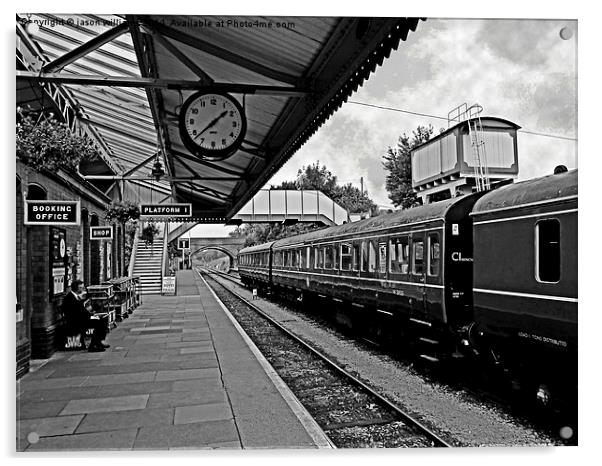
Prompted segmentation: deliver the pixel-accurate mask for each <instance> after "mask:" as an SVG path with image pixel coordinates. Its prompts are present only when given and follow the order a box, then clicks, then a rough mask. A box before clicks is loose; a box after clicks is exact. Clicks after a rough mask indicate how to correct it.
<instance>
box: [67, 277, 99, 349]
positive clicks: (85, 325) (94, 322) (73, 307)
mask: <svg viewBox="0 0 602 466" xmlns="http://www.w3.org/2000/svg"><path fill="white" fill-rule="evenodd" d="M83 292H84V284H83V283H82V281H81V280H74V281H73V283H71V291H69V293H67V294H66V295H65V297H64V298H63V314H64V315H65V320H66V321H67V325H68V326H69V327H71V328H72V329H73V330H75V331H79V332H80V341H81V348H82V349H86V344H85V342H84V337H85V335H86V330H87V329H89V328H92V329H93V333H92V341H91V342H90V347H89V348H88V351H91V352H96V351H104V350H105V348H108V347H109V345H105V344H104V343H103V342H102V340H104V338H105V336H106V334H107V325H106V322H104V319H99V318H94V317H93V315H94V314H93V313H92V312H91V308H86V305H85V302H84V300H83V299H81V295H82V294H83ZM88 309H89V310H88Z"/></svg>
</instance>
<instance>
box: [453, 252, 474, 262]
mask: <svg viewBox="0 0 602 466" xmlns="http://www.w3.org/2000/svg"><path fill="white" fill-rule="evenodd" d="M451 259H452V261H454V262H472V261H473V260H472V257H462V253H461V252H459V251H454V252H452V253H451Z"/></svg>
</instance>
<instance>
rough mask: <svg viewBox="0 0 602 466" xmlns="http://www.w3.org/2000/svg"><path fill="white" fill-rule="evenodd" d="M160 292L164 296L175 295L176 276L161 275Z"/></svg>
mask: <svg viewBox="0 0 602 466" xmlns="http://www.w3.org/2000/svg"><path fill="white" fill-rule="evenodd" d="M161 294H162V295H164V296H175V295H176V277H174V276H171V277H163V282H162V284H161Z"/></svg>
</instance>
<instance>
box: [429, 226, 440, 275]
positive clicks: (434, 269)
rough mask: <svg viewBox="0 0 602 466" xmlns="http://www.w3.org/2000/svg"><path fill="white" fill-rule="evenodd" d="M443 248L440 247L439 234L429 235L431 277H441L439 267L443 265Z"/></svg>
mask: <svg viewBox="0 0 602 466" xmlns="http://www.w3.org/2000/svg"><path fill="white" fill-rule="evenodd" d="M440 249H441V247H440V245H439V233H430V234H429V275H430V276H432V277H436V276H437V275H439V266H440V264H441V251H440Z"/></svg>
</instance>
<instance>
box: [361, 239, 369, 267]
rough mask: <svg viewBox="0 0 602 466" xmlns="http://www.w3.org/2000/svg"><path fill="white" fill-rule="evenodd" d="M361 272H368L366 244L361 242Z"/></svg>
mask: <svg viewBox="0 0 602 466" xmlns="http://www.w3.org/2000/svg"><path fill="white" fill-rule="evenodd" d="M361 257H362V259H361V271H362V272H365V271H366V270H368V242H367V241H362V251H361Z"/></svg>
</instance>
